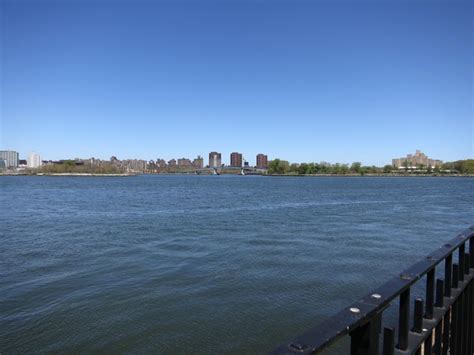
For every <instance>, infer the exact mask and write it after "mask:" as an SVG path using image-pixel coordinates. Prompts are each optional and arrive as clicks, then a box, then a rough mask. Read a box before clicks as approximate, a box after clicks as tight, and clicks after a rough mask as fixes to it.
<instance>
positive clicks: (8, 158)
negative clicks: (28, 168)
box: [0, 150, 20, 169]
mask: <svg viewBox="0 0 474 355" xmlns="http://www.w3.org/2000/svg"><path fill="white" fill-rule="evenodd" d="M0 160H4V161H5V167H6V168H7V169H8V168H17V167H18V161H19V160H20V155H19V154H18V152H15V151H13V150H0Z"/></svg>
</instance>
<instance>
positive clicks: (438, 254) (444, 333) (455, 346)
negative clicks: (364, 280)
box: [271, 226, 474, 355]
mask: <svg viewBox="0 0 474 355" xmlns="http://www.w3.org/2000/svg"><path fill="white" fill-rule="evenodd" d="M468 243H469V252H468V253H467V252H466V251H467V246H468ZM455 261H456V262H455ZM441 263H443V264H444V270H442V271H439V274H442V275H443V278H438V279H435V278H436V271H437V269H439V268H440V265H439V264H441ZM422 278H425V279H426V286H425V290H424V291H425V299H424V300H423V299H421V298H416V299H415V300H414V307H413V315H412V316H413V320H412V327H411V328H410V310H411V308H410V302H411V297H410V290H411V289H412V287H413V286H414V285H415V284H416V283H417V281H419V280H420V279H422ZM417 285H418V284H417ZM397 297H398V298H399V302H398V307H399V309H398V321H397V322H398V324H397V326H396V327H393V326H390V325H386V324H385V323H384V322H383V320H382V315H383V312H384V311H385V310H386V309H387V308H388V307H389V306H390V304H391V303H392V302H393V301H397ZM473 302H474V226H472V227H471V228H469V229H467V230H466V231H464V232H463V233H461V234H459V235H457V236H456V237H455V238H454V239H452V240H451V241H449V242H448V243H447V244H445V245H443V246H442V247H440V248H439V249H437V250H435V251H434V252H433V253H431V254H430V255H428V256H427V257H426V258H424V259H423V260H421V261H419V262H418V263H416V264H415V265H413V266H412V267H410V268H409V269H408V270H406V271H405V272H403V273H401V274H400V275H399V276H397V277H394V278H393V279H391V280H390V281H388V282H387V283H385V284H384V285H382V286H380V287H379V288H378V289H376V290H375V291H373V292H371V293H369V294H368V295H366V296H365V297H363V298H362V299H360V300H359V301H357V302H355V303H354V304H352V305H351V306H350V307H347V308H345V309H343V310H342V311H341V312H339V313H338V314H336V315H335V316H333V317H332V318H330V319H328V320H326V321H324V322H322V323H321V324H320V325H318V326H316V327H315V328H313V329H310V330H309V331H308V332H306V333H305V334H303V335H301V336H299V337H298V338H296V339H294V340H293V341H291V342H289V343H287V344H284V345H281V346H280V347H278V348H277V349H275V350H274V351H272V352H271V354H313V353H318V352H320V351H322V350H324V349H327V348H328V347H329V345H330V344H332V343H333V342H335V341H336V340H338V339H340V338H342V337H343V336H345V335H347V334H349V335H350V341H351V346H350V353H351V354H354V355H355V354H357V355H362V354H363V355H365V354H370V355H372V354H383V355H393V354H417V355H418V354H420V355H421V354H422V353H423V354H451V355H472V354H474V303H473ZM387 323H390V321H387ZM382 325H383V327H384V329H383V337H382V336H381V329H382ZM381 337H382V339H381Z"/></svg>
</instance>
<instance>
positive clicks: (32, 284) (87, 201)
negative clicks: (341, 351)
mask: <svg viewBox="0 0 474 355" xmlns="http://www.w3.org/2000/svg"><path fill="white" fill-rule="evenodd" d="M470 224H474V179H470V178H367V177H363V178H337V177H335V178H331V177H327V178H304V177H301V178H291V177H289V178H286V177H274V178H272V177H257V176H255V177H253V176H245V177H242V176H138V177H129V178H74V177H2V178H0V353H2V354H9V353H26V352H27V353H34V352H61V353H71V352H76V353H77V352H107V353H124V352H129V353H151V352H153V353H163V354H175V353H200V354H209V353H262V352H265V351H268V350H271V349H272V348H274V347H275V346H277V345H279V344H280V343H282V342H285V341H286V340H288V339H290V338H292V337H293V336H294V335H297V334H299V333H301V332H303V331H304V330H306V329H307V328H308V327H310V326H312V325H315V324H317V323H318V322H319V321H321V320H322V319H324V318H325V317H327V316H329V315H332V314H333V313H335V312H336V311H337V310H338V309H339V308H341V307H344V306H346V305H348V304H350V303H352V302H353V301H355V300H356V299H357V297H359V296H361V295H363V294H365V293H367V292H368V291H370V289H372V288H375V287H376V286H377V285H379V284H380V283H381V282H383V281H384V280H385V279H386V278H388V277H390V276H393V275H395V274H397V273H398V272H399V271H401V270H403V268H405V267H407V266H409V265H411V264H412V263H414V262H415V261H416V260H417V258H418V257H420V256H423V255H426V254H427V253H428V252H430V251H431V250H432V249H435V248H436V247H437V246H438V245H440V244H441V243H443V242H444V241H446V240H448V239H450V238H451V237H453V236H454V235H455V234H456V233H458V232H460V231H461V230H463V229H464V228H465V227H467V226H469V225H470ZM426 245H430V247H428V249H426V248H425V247H426Z"/></svg>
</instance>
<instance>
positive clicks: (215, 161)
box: [209, 152, 222, 168]
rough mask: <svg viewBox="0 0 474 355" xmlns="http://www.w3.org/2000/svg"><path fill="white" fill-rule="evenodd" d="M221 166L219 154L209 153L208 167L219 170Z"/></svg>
mask: <svg viewBox="0 0 474 355" xmlns="http://www.w3.org/2000/svg"><path fill="white" fill-rule="evenodd" d="M221 165H222V159H221V153H217V152H210V153H209V167H211V168H220V167H221Z"/></svg>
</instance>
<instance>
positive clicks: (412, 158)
mask: <svg viewBox="0 0 474 355" xmlns="http://www.w3.org/2000/svg"><path fill="white" fill-rule="evenodd" d="M442 164H443V162H442V161H441V160H436V159H430V158H428V157H427V156H426V155H425V154H424V153H422V152H421V151H419V150H417V151H416V152H415V154H408V155H407V156H406V157H405V158H395V159H392V165H393V166H394V167H395V168H398V169H404V168H408V169H416V168H419V167H424V168H428V167H429V168H436V167H438V166H441V165H442Z"/></svg>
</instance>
